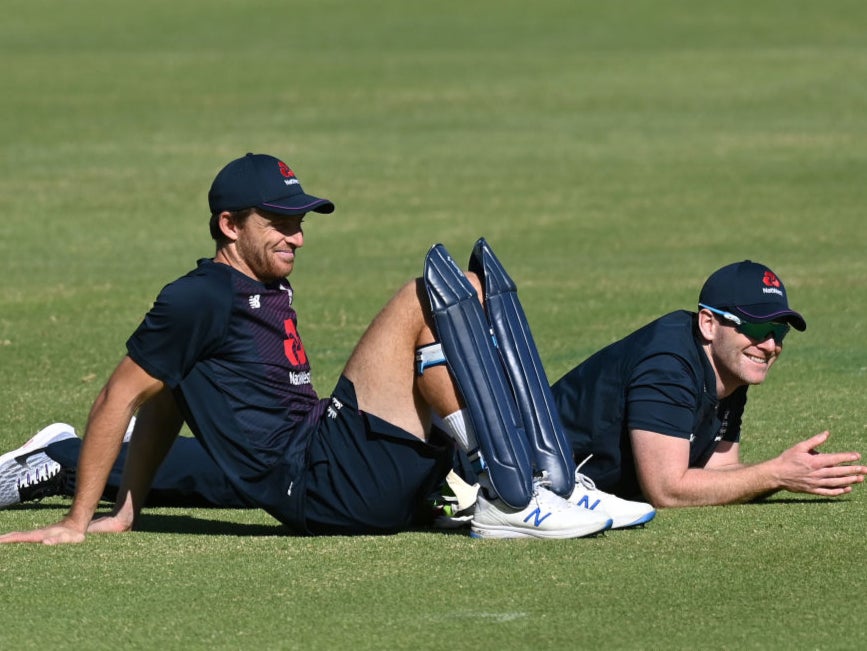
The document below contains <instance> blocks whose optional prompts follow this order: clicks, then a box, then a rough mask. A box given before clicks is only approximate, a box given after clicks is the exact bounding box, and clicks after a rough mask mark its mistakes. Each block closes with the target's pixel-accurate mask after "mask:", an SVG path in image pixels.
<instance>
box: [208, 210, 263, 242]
mask: <svg viewBox="0 0 867 651" xmlns="http://www.w3.org/2000/svg"><path fill="white" fill-rule="evenodd" d="M254 212H256V209H255V208H244V209H242V210H230V211H229V213H230V215H231V219H232V221H234V222H235V223H236V224H243V223H244V222H245V221H247V218H248V217H249V216H250V215H252V214H253V213H254ZM221 214H222V213H218V212H215V213H213V214H212V215H211V221H210V222H209V223H208V226H209V228H210V229H211V237H212V238H213V239H214V240H215V241H216V242H217V246H221V245H223V244H225V243H226V236H225V235H223V231H221V230H220V215H221Z"/></svg>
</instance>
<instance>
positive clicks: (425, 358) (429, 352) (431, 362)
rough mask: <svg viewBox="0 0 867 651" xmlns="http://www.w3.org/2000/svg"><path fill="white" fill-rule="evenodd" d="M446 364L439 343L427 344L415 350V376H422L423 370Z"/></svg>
mask: <svg viewBox="0 0 867 651" xmlns="http://www.w3.org/2000/svg"><path fill="white" fill-rule="evenodd" d="M445 363H446V356H445V353H443V347H442V344H440V343H433V344H428V345H427V346H421V347H420V348H416V349H415V374H416V375H424V370H425V369H426V368H430V367H431V366H439V365H440V364H445Z"/></svg>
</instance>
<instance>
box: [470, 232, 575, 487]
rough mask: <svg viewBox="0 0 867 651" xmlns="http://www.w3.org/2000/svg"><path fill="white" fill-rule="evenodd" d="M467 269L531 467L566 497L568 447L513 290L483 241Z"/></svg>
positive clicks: (570, 472) (570, 473)
mask: <svg viewBox="0 0 867 651" xmlns="http://www.w3.org/2000/svg"><path fill="white" fill-rule="evenodd" d="M469 268H470V271H474V272H475V273H476V274H478V275H479V277H480V278H481V279H482V286H483V288H484V293H485V311H486V313H487V318H488V320H489V322H490V325H491V329H492V330H493V332H494V336H495V337H496V340H497V352H498V353H499V355H500V358H501V359H502V363H503V366H504V367H505V370H506V375H507V376H508V378H509V382H510V384H511V389H512V392H513V393H514V396H515V402H516V403H517V405H518V411H519V412H520V417H521V422H522V424H523V428H524V431H525V432H526V436H527V440H528V442H529V444H530V449H531V454H532V455H533V458H534V460H535V462H536V468H537V469H538V470H544V471H546V472H547V474H548V478H549V479H550V480H551V490H553V491H554V492H555V493H557V494H558V495H561V496H563V497H569V495H571V494H572V490H573V489H574V487H575V461H574V459H573V457H572V446H571V445H570V444H569V441H568V439H567V438H566V435H565V433H564V431H563V424H562V423H561V422H560V416H559V414H558V413H557V410H556V408H555V406H554V398H553V395H552V394H551V388H550V386H549V385H548V378H547V377H546V375H545V369H544V368H543V367H542V362H541V360H540V359H539V352H538V350H537V349H536V343H535V341H534V340H533V335H532V333H531V332H530V326H529V324H528V323H527V317H526V315H525V314H524V310H523V308H522V307H521V303H520V301H519V300H518V293H517V287H516V286H515V283H514V281H513V280H512V279H511V278H510V277H509V275H508V274H507V273H506V270H505V269H504V268H503V265H502V264H500V261H499V260H498V259H497V257H496V256H495V255H494V252H493V251H492V250H491V247H490V246H489V245H488V243H487V242H486V241H485V240H484V238H482V239H480V240H479V241H478V242H476V245H475V247H474V248H473V253H472V256H471V257H470V264H469Z"/></svg>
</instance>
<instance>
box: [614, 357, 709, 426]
mask: <svg viewBox="0 0 867 651" xmlns="http://www.w3.org/2000/svg"><path fill="white" fill-rule="evenodd" d="M698 391H699V382H698V381H697V379H696V377H695V374H694V373H693V371H692V370H691V368H690V366H689V365H688V364H687V363H686V361H685V360H683V359H682V358H680V357H678V356H676V355H672V354H659V355H652V356H650V357H648V358H646V359H644V360H642V361H641V362H639V363H638V365H636V367H635V369H634V370H633V373H632V377H631V378H630V382H629V386H628V388H627V393H626V422H627V427H628V428H629V429H641V430H646V431H649V432H657V433H659V434H665V435H668V436H676V437H678V438H686V439H688V438H689V437H690V434H691V433H692V430H693V423H694V420H695V412H696V405H698V404H699V395H698Z"/></svg>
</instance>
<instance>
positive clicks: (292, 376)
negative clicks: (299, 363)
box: [289, 371, 310, 387]
mask: <svg viewBox="0 0 867 651" xmlns="http://www.w3.org/2000/svg"><path fill="white" fill-rule="evenodd" d="M289 383H290V384H292V385H293V386H296V387H297V386H301V385H303V384H310V371H302V372H301V373H298V372H297V371H290V372H289Z"/></svg>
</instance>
